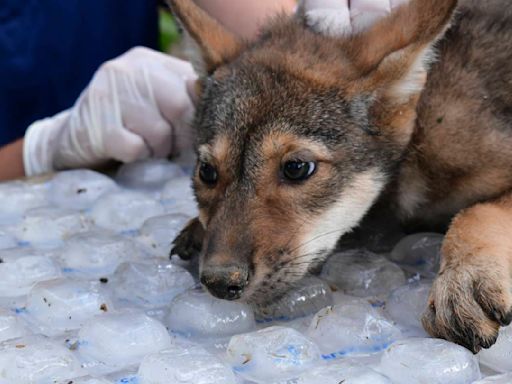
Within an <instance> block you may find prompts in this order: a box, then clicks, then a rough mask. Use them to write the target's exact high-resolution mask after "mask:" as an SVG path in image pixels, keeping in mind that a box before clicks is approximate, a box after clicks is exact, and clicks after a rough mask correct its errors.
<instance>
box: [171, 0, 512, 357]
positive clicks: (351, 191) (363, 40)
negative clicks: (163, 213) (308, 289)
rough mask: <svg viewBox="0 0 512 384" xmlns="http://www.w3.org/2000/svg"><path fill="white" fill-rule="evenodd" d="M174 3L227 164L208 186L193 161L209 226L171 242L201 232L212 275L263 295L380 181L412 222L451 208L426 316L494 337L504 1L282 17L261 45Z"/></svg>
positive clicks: (345, 224)
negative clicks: (357, 15)
mask: <svg viewBox="0 0 512 384" xmlns="http://www.w3.org/2000/svg"><path fill="white" fill-rule="evenodd" d="M171 4H173V6H174V8H173V9H174V10H175V11H176V13H177V16H178V17H179V18H180V19H182V21H183V23H184V25H185V27H186V29H187V30H189V32H190V33H191V35H192V36H193V37H194V38H195V39H196V43H197V44H198V45H199V47H200V48H201V49H200V53H201V57H202V60H203V62H204V64H203V66H201V65H200V68H204V65H206V68H207V70H206V71H203V73H204V74H206V75H208V76H205V77H203V78H201V80H200V83H201V89H202V95H201V100H200V102H199V105H198V110H197V118H196V124H195V125H196V128H197V130H198V147H199V160H200V161H202V162H208V163H209V164H212V165H214V166H215V167H216V169H217V171H218V174H219V178H218V182H217V183H216V184H215V185H213V186H207V185H205V184H204V183H202V182H201V179H200V178H199V174H198V171H196V174H195V176H194V185H195V190H196V196H197V200H198V203H199V207H200V212H201V214H200V219H201V223H202V225H197V224H194V223H192V224H191V225H189V226H188V227H187V229H185V230H184V232H183V233H182V234H181V235H180V237H179V238H178V239H177V240H176V242H175V244H176V246H175V248H174V250H173V252H174V253H178V254H180V255H181V254H184V255H185V256H186V255H188V254H190V253H191V252H190V248H191V244H190V240H191V239H194V240H195V241H198V239H201V240H200V243H201V244H194V245H193V247H194V249H196V250H197V249H198V248H201V252H200V253H201V266H202V271H203V272H204V273H205V274H206V273H208V276H210V277H211V276H213V277H212V278H211V279H210V280H205V282H206V285H207V286H208V281H215V282H216V283H215V284H217V283H218V281H219V279H221V277H220V276H228V277H226V278H227V279H229V280H230V284H232V282H237V281H241V283H240V284H242V283H243V284H242V285H241V288H243V296H242V299H244V300H247V301H251V302H254V303H256V304H261V303H264V302H265V301H268V300H273V299H275V298H276V297H278V296H279V295H280V294H283V293H284V292H285V291H286V289H287V288H288V287H289V286H290V285H293V283H294V282H295V281H297V280H299V279H300V278H301V277H303V276H304V275H305V274H306V273H307V272H308V270H310V269H312V268H314V267H315V266H316V265H317V264H318V263H320V262H322V261H323V260H324V259H325V257H326V256H327V254H328V253H329V252H330V251H331V250H332V249H333V248H334V245H335V240H336V238H337V237H339V236H341V235H342V234H344V233H345V232H347V231H349V230H351V229H352V228H353V227H354V226H355V225H356V224H357V223H358V222H359V221H360V220H361V219H362V218H363V216H364V215H365V214H366V212H367V211H368V209H369V208H370V206H371V205H372V204H373V203H374V201H375V199H376V197H377V196H378V195H379V194H380V193H381V192H383V190H384V187H385V186H386V193H384V194H383V198H386V199H391V201H392V202H393V203H394V205H395V206H396V212H398V213H399V215H400V216H401V217H402V219H404V220H405V221H408V222H419V223H422V225H428V226H446V225H447V224H448V223H449V221H450V220H451V218H453V217H454V216H455V219H454V221H453V223H452V224H451V226H450V229H449V231H448V234H447V237H446V240H445V244H444V247H443V263H442V269H441V273H440V276H439V277H438V279H437V280H436V282H435V283H434V287H433V290H432V294H431V298H430V305H429V309H428V310H427V312H426V315H425V319H424V325H425V328H426V329H427V330H428V331H429V332H430V333H431V334H432V335H435V336H440V337H444V338H447V339H449V340H453V341H456V342H458V343H460V344H463V345H465V346H467V347H468V348H470V349H472V350H473V351H477V350H479V349H480V348H481V347H488V346H489V345H491V344H492V343H493V342H494V340H495V338H496V335H497V330H498V328H499V325H503V324H508V323H509V322H510V320H511V319H512V315H511V305H512V302H511V297H510V292H509V291H510V289H509V288H510V283H511V282H510V272H511V271H510V262H511V258H512V253H511V252H510V245H511V244H510V241H509V240H508V237H507V229H508V228H510V226H511V225H512V216H511V211H510V209H511V208H512V207H511V206H510V203H511V201H510V200H511V199H510V198H508V197H507V196H508V195H507V193H508V191H509V190H511V189H512V153H511V152H512V126H511V125H512V114H511V111H512V69H511V68H510V62H511V60H512V43H511V41H512V12H511V11H510V10H508V9H507V4H508V3H507V1H506V0H489V1H486V2H480V1H477V0H462V1H460V4H459V6H458V8H457V11H456V16H455V18H454V19H452V11H453V9H454V7H455V6H456V4H457V2H456V1H455V0H452V1H447V0H433V1H424V0H411V1H410V3H409V4H408V5H405V6H402V7H400V8H399V9H398V10H397V11H396V12H395V13H393V14H392V15H391V16H390V17H388V18H385V19H383V20H382V21H380V22H378V23H377V24H376V25H375V26H373V27H371V28H370V29H369V30H367V31H364V32H362V33H360V34H359V35H356V36H352V37H340V38H332V37H325V36H322V35H320V34H317V33H315V32H314V31H312V30H310V29H309V28H307V27H305V26H304V24H303V23H301V22H300V21H298V20H289V19H285V18H278V19H276V20H275V21H274V23H272V24H270V25H269V27H268V29H267V30H266V31H265V32H264V33H262V35H261V37H260V39H259V40H258V41H257V42H255V43H252V44H241V43H239V42H237V41H236V39H235V38H233V37H232V36H231V35H230V34H229V33H227V32H226V31H221V30H219V28H220V27H219V26H218V25H217V24H214V23H212V21H211V20H208V18H207V16H206V15H204V13H202V12H200V11H199V10H198V9H197V8H196V7H194V6H193V4H192V2H190V1H187V0H174V1H172V2H171ZM450 20H451V21H452V24H453V25H452V26H451V27H450V28H449V29H448V31H447V32H446V34H445V35H444V37H443V38H442V39H441V40H440V41H439V43H438V44H437V50H436V51H435V52H436V54H437V57H438V60H437V61H435V62H434V64H433V66H432V68H431V69H430V70H429V64H430V63H431V62H432V61H433V60H432V57H433V56H434V55H433V51H434V49H433V46H434V44H436V41H437V40H438V39H439V38H440V37H441V36H443V33H444V31H445V30H446V28H448V23H449V21H450ZM211 28H213V30H214V31H215V33H214V35H215V36H216V37H215V38H212V37H211V36H210V29H211ZM219 36H220V37H219ZM217 37H218V38H217ZM224 44H226V47H227V48H226V49H225V48H224V47H223V45H224ZM427 73H428V76H427ZM288 160H300V161H306V162H314V163H315V164H316V170H315V173H314V174H313V175H312V176H311V178H310V179H308V180H305V181H304V182H300V183H291V182H289V181H288V180H286V179H285V178H284V177H283V173H282V167H283V164H284V163H285V162H286V161H288ZM198 169H199V167H198ZM461 210H462V211H461ZM459 212H460V213H459ZM190 231H196V232H200V234H197V233H196V234H194V235H192V234H189V233H188V232H190ZM228 267H229V274H226V273H225V272H226V271H227V270H228V269H227V268H228ZM222 268H224V269H222ZM221 270H222V271H223V273H224V275H221V274H220V272H219V271H221ZM238 272H240V273H238ZM235 277H236V278H235ZM242 280H243V281H242ZM233 284H234V283H233ZM246 284H247V285H246ZM209 288H210V287H209ZM217 288H218V287H217Z"/></svg>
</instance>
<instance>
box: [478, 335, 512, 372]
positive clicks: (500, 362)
mask: <svg viewBox="0 0 512 384" xmlns="http://www.w3.org/2000/svg"><path fill="white" fill-rule="evenodd" d="M478 356H479V358H480V362H481V363H482V364H483V365H486V366H487V367H489V368H492V369H494V370H495V371H497V372H510V371H512V326H508V327H502V328H501V329H500V331H499V335H498V340H497V341H496V344H494V345H493V346H492V347H491V348H489V349H483V350H482V351H481V352H480V353H479V354H478Z"/></svg>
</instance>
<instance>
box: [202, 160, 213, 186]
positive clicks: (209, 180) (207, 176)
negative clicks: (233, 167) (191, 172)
mask: <svg viewBox="0 0 512 384" xmlns="http://www.w3.org/2000/svg"><path fill="white" fill-rule="evenodd" d="M199 177H200V178H201V180H202V181H203V183H206V184H210V185H212V184H215V183H216V182H217V170H216V169H215V167H213V166H212V165H210V164H208V163H201V165H200V166H199Z"/></svg>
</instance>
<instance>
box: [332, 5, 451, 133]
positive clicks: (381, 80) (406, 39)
mask: <svg viewBox="0 0 512 384" xmlns="http://www.w3.org/2000/svg"><path fill="white" fill-rule="evenodd" d="M456 5H457V0H410V1H409V2H407V3H405V4H403V5H401V6H399V7H398V8H396V9H395V10H394V11H393V12H392V13H391V14H390V15H389V16H388V17H385V18H383V19H381V20H380V21H378V22H376V23H375V24H374V25H373V26H371V27H370V28H369V29H367V30H365V31H363V32H361V33H359V34H356V35H353V36H351V37H349V38H345V39H342V40H341V44H342V46H343V51H344V52H345V53H346V55H347V56H348V59H349V61H350V62H351V63H352V65H353V69H354V73H355V77H356V78H357V79H358V80H356V81H355V82H354V84H355V86H354V87H353V92H354V94H372V95H373V96H374V100H375V102H374V106H373V109H374V116H376V117H375V119H376V121H375V124H376V125H377V126H380V127H386V131H387V132H388V134H391V135H392V136H393V137H394V139H395V140H397V141H398V142H400V143H407V142H408V141H409V140H410V137H411V134H412V132H413V128H414V121H415V118H416V105H417V102H418V100H419V97H420V94H421V92H422V91H423V89H424V87H425V84H426V80H427V72H428V69H429V67H430V64H431V63H432V62H433V61H434V59H435V57H436V55H435V49H434V48H435V43H436V42H437V41H438V40H439V39H440V38H441V37H442V36H443V35H444V32H445V31H446V28H447V27H448V26H449V24H450V21H451V20H452V14H453V12H454V9H455V7H456Z"/></svg>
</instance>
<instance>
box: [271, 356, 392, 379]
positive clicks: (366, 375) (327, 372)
mask: <svg viewBox="0 0 512 384" xmlns="http://www.w3.org/2000/svg"><path fill="white" fill-rule="evenodd" d="M340 383H343V384H392V383H391V380H389V379H388V378H387V377H385V376H383V375H381V374H380V373H378V372H376V371H374V370H373V369H371V368H369V367H366V366H363V365H362V364H360V363H358V362H355V361H352V360H348V361H333V362H330V363H329V364H324V365H318V366H316V367H314V368H312V369H309V370H307V371H306V372H305V373H303V374H301V375H300V376H299V377H297V378H294V379H292V380H290V381H288V382H286V383H279V384H340Z"/></svg>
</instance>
